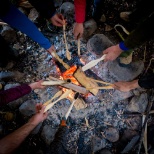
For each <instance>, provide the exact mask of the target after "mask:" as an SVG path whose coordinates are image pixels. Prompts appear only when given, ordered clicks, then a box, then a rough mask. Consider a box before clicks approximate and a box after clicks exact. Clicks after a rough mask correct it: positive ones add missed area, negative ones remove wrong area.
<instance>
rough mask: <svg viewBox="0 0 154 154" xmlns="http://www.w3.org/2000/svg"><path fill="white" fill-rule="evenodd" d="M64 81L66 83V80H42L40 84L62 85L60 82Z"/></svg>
mask: <svg viewBox="0 0 154 154" xmlns="http://www.w3.org/2000/svg"><path fill="white" fill-rule="evenodd" d="M64 83H66V81H64V80H59V81H51V80H50V81H43V82H42V83H41V85H42V86H54V85H62V84H64Z"/></svg>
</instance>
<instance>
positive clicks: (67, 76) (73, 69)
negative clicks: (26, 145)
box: [62, 66, 80, 85]
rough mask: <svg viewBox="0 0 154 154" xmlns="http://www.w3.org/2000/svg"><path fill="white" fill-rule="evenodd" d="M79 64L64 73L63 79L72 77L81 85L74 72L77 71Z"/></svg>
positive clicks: (73, 81) (71, 78) (75, 82)
mask: <svg viewBox="0 0 154 154" xmlns="http://www.w3.org/2000/svg"><path fill="white" fill-rule="evenodd" d="M76 69H77V66H72V67H71V68H70V69H68V70H67V71H65V72H64V73H62V77H63V80H67V79H70V80H71V82H72V83H74V84H76V85H80V84H79V82H78V81H77V80H76V79H75V77H74V76H73V74H74V72H75V71H76Z"/></svg>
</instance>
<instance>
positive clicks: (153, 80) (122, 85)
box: [114, 73, 154, 92]
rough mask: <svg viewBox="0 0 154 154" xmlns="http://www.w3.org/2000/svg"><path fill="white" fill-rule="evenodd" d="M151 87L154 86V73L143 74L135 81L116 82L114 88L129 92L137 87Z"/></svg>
mask: <svg viewBox="0 0 154 154" xmlns="http://www.w3.org/2000/svg"><path fill="white" fill-rule="evenodd" d="M140 87H141V88H145V89H151V88H154V73H151V74H148V75H145V76H142V77H141V78H140V79H136V80H133V81H129V82H126V81H120V82H115V83H114V88H115V89H117V90H120V91H123V92H128V91H130V90H133V89H136V88H140Z"/></svg>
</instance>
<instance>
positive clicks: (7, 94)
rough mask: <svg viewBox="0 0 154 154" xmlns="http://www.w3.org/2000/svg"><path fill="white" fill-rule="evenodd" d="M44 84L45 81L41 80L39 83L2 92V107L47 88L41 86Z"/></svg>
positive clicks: (23, 85) (0, 103) (0, 98)
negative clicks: (37, 90) (34, 91)
mask: <svg viewBox="0 0 154 154" xmlns="http://www.w3.org/2000/svg"><path fill="white" fill-rule="evenodd" d="M42 82H43V81H42V80H40V81H38V82H34V83H30V84H22V85H20V86H16V87H14V88H10V89H7V90H2V91H0V106H2V105H6V104H7V103H9V102H11V101H14V100H16V99H18V98H20V97H22V96H24V95H26V94H28V93H30V92H31V91H32V90H35V89H43V88H45V86H42V85H41V83H42Z"/></svg>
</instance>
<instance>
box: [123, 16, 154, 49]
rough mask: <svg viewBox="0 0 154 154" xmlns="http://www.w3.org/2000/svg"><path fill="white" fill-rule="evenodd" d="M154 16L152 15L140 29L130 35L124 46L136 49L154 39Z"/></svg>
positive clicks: (140, 25) (139, 26)
mask: <svg viewBox="0 0 154 154" xmlns="http://www.w3.org/2000/svg"><path fill="white" fill-rule="evenodd" d="M153 27H154V14H151V15H150V16H149V17H148V18H147V19H146V20H144V21H143V22H142V23H141V24H139V25H138V27H137V28H136V29H135V30H134V31H132V32H131V33H130V35H129V36H128V37H127V39H126V40H125V41H124V45H125V46H126V47H127V48H129V49H134V48H135V47H138V46H140V45H142V44H143V43H145V42H146V41H148V40H150V39H152V38H154V30H153Z"/></svg>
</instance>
